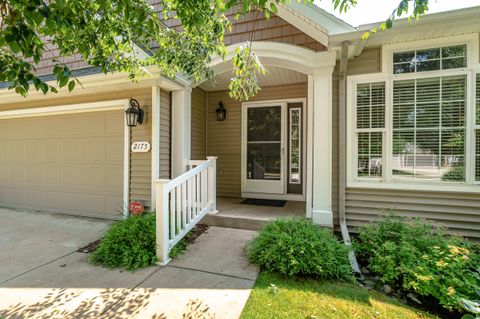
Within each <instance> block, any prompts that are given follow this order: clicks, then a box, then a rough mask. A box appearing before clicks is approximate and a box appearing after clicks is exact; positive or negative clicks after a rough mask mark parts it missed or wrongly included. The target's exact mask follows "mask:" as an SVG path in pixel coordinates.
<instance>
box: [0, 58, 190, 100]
mask: <svg viewBox="0 0 480 319" xmlns="http://www.w3.org/2000/svg"><path fill="white" fill-rule="evenodd" d="M146 70H147V71H148V75H145V76H142V77H140V78H139V79H138V80H137V81H132V80H131V79H130V78H129V75H128V74H127V73H108V74H104V73H95V74H89V75H84V76H80V77H78V79H79V81H80V83H81V84H82V86H78V85H77V86H76V88H75V90H73V91H72V92H68V89H66V88H63V89H58V93H55V94H54V93H49V94H47V97H49V98H57V97H74V96H80V95H88V94H98V93H108V92H121V91H126V90H138V89H142V88H148V87H152V86H159V87H161V88H162V89H164V90H166V91H177V90H182V89H184V88H186V87H190V86H191V85H192V84H191V82H190V81H189V80H188V79H186V78H185V77H182V76H180V75H178V76H176V77H175V78H174V79H170V78H167V77H165V76H163V75H161V74H160V71H159V70H158V68H157V67H155V66H151V67H147V68H146ZM47 83H48V84H50V85H52V86H56V85H57V83H56V81H55V80H51V81H47ZM45 97H46V96H45V94H43V93H42V92H41V91H36V90H35V89H34V88H31V89H30V91H29V93H28V96H27V97H23V96H21V95H20V94H18V93H16V92H15V91H14V90H9V89H8V88H4V89H0V105H5V104H9V103H16V102H25V100H26V99H28V100H29V101H35V100H40V99H45Z"/></svg>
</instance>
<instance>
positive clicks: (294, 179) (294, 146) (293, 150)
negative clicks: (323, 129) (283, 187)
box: [288, 107, 302, 184]
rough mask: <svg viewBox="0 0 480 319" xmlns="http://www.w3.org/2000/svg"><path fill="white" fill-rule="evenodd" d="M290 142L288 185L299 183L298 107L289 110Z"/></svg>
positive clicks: (300, 119)
mask: <svg viewBox="0 0 480 319" xmlns="http://www.w3.org/2000/svg"><path fill="white" fill-rule="evenodd" d="M288 112H289V117H290V119H289V123H290V128H289V132H290V141H289V150H290V153H289V160H290V162H289V163H290V164H289V168H290V173H289V182H290V184H300V183H301V178H300V175H301V172H302V170H301V160H302V159H301V148H302V139H301V136H302V124H301V123H302V109H301V108H299V107H295V108H290V109H289V110H288Z"/></svg>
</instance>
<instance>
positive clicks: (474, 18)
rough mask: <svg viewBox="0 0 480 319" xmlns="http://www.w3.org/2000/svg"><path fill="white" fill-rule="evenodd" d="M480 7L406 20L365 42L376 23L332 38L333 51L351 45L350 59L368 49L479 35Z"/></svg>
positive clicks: (401, 20) (396, 22)
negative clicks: (366, 36)
mask: <svg viewBox="0 0 480 319" xmlns="http://www.w3.org/2000/svg"><path fill="white" fill-rule="evenodd" d="M479 16H480V6H477V7H472V8H466V9H459V10H453V11H447V12H441V13H432V14H428V15H424V16H422V17H420V19H419V20H418V21H411V22H410V21H409V20H408V19H407V18H405V19H399V20H396V21H395V23H394V26H393V28H392V29H390V30H387V31H378V32H377V33H376V34H372V35H370V37H369V38H368V40H362V39H361V38H362V35H363V34H364V33H365V31H368V30H371V29H372V28H375V27H377V28H378V27H379V25H380V24H381V23H380V22H379V23H373V24H368V25H362V26H360V27H359V30H358V31H354V32H348V33H342V34H335V35H331V36H330V48H331V49H338V48H339V47H340V46H341V44H342V43H343V42H345V41H347V42H349V43H350V47H349V57H350V58H351V57H354V56H358V55H360V54H361V53H362V51H363V50H364V49H365V48H371V47H380V46H382V45H386V44H394V43H404V42H410V41H421V40H427V39H433V38H441V37H448V36H455V35H462V34H471V33H478V32H480V19H479V18H478V17H479Z"/></svg>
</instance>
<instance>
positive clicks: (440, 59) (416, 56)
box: [393, 45, 467, 74]
mask: <svg viewBox="0 0 480 319" xmlns="http://www.w3.org/2000/svg"><path fill="white" fill-rule="evenodd" d="M466 66H467V46H466V45H455V46H449V47H441V48H433V49H422V50H413V51H406V52H396V53H394V54H393V73H394V74H401V73H413V72H425V71H438V70H448V69H458V68H464V67H466Z"/></svg>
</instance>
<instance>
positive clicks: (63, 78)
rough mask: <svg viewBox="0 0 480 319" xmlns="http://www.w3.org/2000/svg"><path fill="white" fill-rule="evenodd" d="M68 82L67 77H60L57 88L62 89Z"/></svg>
mask: <svg viewBox="0 0 480 319" xmlns="http://www.w3.org/2000/svg"><path fill="white" fill-rule="evenodd" d="M68 80H69V78H68V76H64V75H62V77H60V80H59V81H58V86H60V87H61V88H63V87H64V86H65V85H67V83H68Z"/></svg>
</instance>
